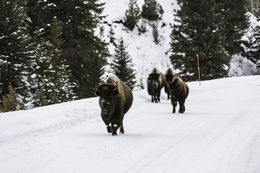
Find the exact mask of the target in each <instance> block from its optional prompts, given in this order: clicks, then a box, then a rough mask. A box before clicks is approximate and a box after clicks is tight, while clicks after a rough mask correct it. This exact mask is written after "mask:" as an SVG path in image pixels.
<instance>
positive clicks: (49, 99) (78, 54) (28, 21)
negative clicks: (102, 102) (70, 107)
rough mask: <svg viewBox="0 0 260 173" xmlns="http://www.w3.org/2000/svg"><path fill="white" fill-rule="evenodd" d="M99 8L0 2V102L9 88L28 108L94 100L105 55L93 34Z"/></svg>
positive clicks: (78, 0)
mask: <svg viewBox="0 0 260 173" xmlns="http://www.w3.org/2000/svg"><path fill="white" fill-rule="evenodd" d="M103 5H104V4H101V3H99V2H98V0H88V1H83V0H72V1H67V0H60V1H55V0H48V1H47V0H19V1H11V0H3V1H1V2H0V31H1V32H0V45H1V46H0V71H1V72H0V100H1V101H0V102H2V100H3V97H4V96H6V95H8V94H10V88H13V90H14V91H15V92H16V99H19V100H22V102H23V103H28V102H30V103H32V106H43V105H48V104H53V103H60V102H64V101H69V100H73V99H76V98H79V99H80V98H86V97H91V96H94V89H95V85H96V84H97V83H99V82H100V77H101V76H102V75H103V73H104V69H103V67H104V65H105V64H106V57H107V56H108V49H107V45H106V43H104V42H103V41H102V40H101V39H100V38H98V37H97V36H95V34H94V31H95V29H96V28H97V26H98V24H99V22H100V21H101V19H102V18H103V17H102V16H101V12H102V10H103ZM8 88H9V89H8ZM1 104H2V103H1Z"/></svg>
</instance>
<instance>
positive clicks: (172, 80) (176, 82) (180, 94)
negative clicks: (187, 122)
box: [165, 68, 189, 113]
mask: <svg viewBox="0 0 260 173" xmlns="http://www.w3.org/2000/svg"><path fill="white" fill-rule="evenodd" d="M165 81H166V83H167V84H166V85H167V86H168V87H169V91H170V92H169V93H170V97H171V103H172V106H173V110H172V113H175V111H176V110H175V108H176V106H177V102H179V106H180V108H179V113H184V112H185V106H184V104H185V100H186V98H187V97H188V95H189V87H188V85H187V84H186V83H185V82H184V81H183V80H182V79H181V78H180V77H178V76H177V75H176V74H174V72H173V70H172V69H171V68H169V69H168V70H167V71H166V72H165Z"/></svg>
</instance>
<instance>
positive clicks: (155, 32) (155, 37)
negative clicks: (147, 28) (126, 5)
mask: <svg viewBox="0 0 260 173" xmlns="http://www.w3.org/2000/svg"><path fill="white" fill-rule="evenodd" d="M152 28H153V42H154V43H155V44H159V42H160V40H159V32H158V26H157V25H155V24H153V25H152Z"/></svg>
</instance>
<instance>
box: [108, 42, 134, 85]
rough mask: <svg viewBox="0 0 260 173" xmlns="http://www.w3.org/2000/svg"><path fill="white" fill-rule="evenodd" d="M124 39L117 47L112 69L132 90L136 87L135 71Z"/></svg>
mask: <svg viewBox="0 0 260 173" xmlns="http://www.w3.org/2000/svg"><path fill="white" fill-rule="evenodd" d="M126 48H127V47H126V46H125V43H124V40H123V38H121V39H120V40H119V44H118V45H116V47H115V54H114V55H113V61H112V63H111V68H112V69H113V70H114V74H115V75H116V76H117V77H118V78H119V79H120V80H122V81H123V82H125V83H126V84H127V85H128V86H129V87H130V88H131V89H133V88H134V86H135V83H136V81H135V71H134V69H133V64H132V59H131V57H130V55H128V52H127V50H126Z"/></svg>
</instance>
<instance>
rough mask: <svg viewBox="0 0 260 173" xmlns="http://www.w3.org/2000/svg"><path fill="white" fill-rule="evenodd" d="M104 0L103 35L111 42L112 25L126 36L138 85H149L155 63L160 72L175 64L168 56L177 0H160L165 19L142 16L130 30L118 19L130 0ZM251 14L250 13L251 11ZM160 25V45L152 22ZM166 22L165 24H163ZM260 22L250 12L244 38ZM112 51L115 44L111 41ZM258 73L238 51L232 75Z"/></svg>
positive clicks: (121, 35)
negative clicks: (151, 19) (155, 37)
mask: <svg viewBox="0 0 260 173" xmlns="http://www.w3.org/2000/svg"><path fill="white" fill-rule="evenodd" d="M101 2H104V3H105V8H104V12H103V15H105V16H107V17H106V18H105V19H104V21H103V22H104V24H102V26H103V27H104V36H102V39H105V40H106V41H107V42H109V31H110V28H112V29H113V30H114V32H115V38H116V39H120V38H121V37H122V38H123V39H124V41H125V43H126V45H127V46H128V48H127V50H128V53H129V54H130V56H131V57H132V59H133V63H134V64H135V66H134V68H135V70H136V72H137V73H136V77H137V85H140V84H141V83H142V84H143V85H144V86H145V85H146V78H147V75H148V73H150V72H151V69H152V68H153V67H157V68H158V69H159V70H160V71H161V72H163V73H164V72H165V71H166V69H167V68H168V67H172V65H171V62H170V59H169V56H170V53H168V52H169V50H170V44H169V43H170V41H171V40H170V34H171V31H172V28H171V26H172V24H173V22H174V16H173V14H174V11H176V10H177V9H179V6H178V5H177V2H176V0H172V1H166V0H158V3H160V4H161V5H162V7H163V10H164V14H163V17H162V20H159V21H155V22H151V21H148V20H144V19H141V20H140V21H139V23H138V24H137V26H136V27H135V29H134V30H133V31H129V30H128V29H127V28H126V27H124V26H123V24H121V23H118V22H119V21H123V20H124V17H125V12H126V10H127V9H128V3H129V0H101ZM137 4H138V6H139V8H140V9H142V5H143V4H144V0H137ZM249 15H250V14H249ZM142 24H145V26H146V28H147V32H145V33H142V34H139V31H138V29H137V28H138V26H139V27H140V26H141V25H142ZM153 24H155V25H157V26H158V33H159V40H160V43H159V44H158V45H157V44H155V43H154V42H153V34H152V30H153V29H152V25H153ZM163 24H165V26H164V27H162V26H163ZM258 24H259V23H258V22H257V21H256V18H255V17H254V16H253V15H250V25H251V26H250V28H249V29H248V31H247V33H246V34H245V36H244V38H243V39H246V38H247V37H249V36H250V35H252V29H253V27H255V26H256V25H258ZM109 51H110V52H111V53H112V54H113V52H114V46H113V45H112V44H110V46H109ZM107 72H111V71H110V69H109V67H107ZM255 73H256V67H255V65H254V64H253V63H252V62H251V61H249V60H246V59H244V58H243V57H241V56H239V55H235V56H234V57H233V59H232V61H231V68H230V72H229V75H230V76H241V75H252V74H255Z"/></svg>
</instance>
